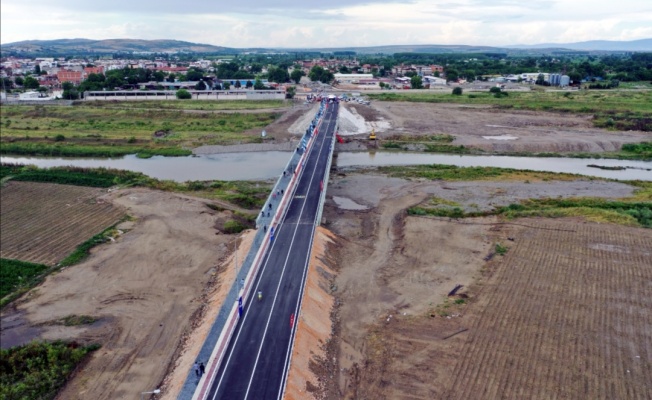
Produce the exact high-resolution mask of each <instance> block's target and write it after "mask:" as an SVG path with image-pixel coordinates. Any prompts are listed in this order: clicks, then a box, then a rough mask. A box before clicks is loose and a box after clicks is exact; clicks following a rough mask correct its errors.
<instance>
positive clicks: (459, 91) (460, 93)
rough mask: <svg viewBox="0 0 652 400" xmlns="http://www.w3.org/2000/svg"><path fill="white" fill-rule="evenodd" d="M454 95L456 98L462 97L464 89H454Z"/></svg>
mask: <svg viewBox="0 0 652 400" xmlns="http://www.w3.org/2000/svg"><path fill="white" fill-rule="evenodd" d="M453 94H454V95H455V96H461V95H462V88H461V87H459V86H458V87H456V88H454V89H453Z"/></svg>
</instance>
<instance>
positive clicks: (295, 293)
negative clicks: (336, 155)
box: [208, 103, 339, 400]
mask: <svg viewBox="0 0 652 400" xmlns="http://www.w3.org/2000/svg"><path fill="white" fill-rule="evenodd" d="M338 108H339V105H338V104H337V103H334V104H329V105H328V108H327V109H326V110H325V113H324V120H323V123H322V125H321V127H320V129H319V133H318V134H317V137H316V138H315V142H314V143H313V146H312V148H311V149H310V153H309V155H308V156H307V159H306V162H305V165H304V167H303V168H302V172H301V176H300V177H299V181H298V183H297V188H296V191H295V193H294V196H293V198H292V200H291V201H290V203H289V205H288V209H287V213H286V214H285V217H284V218H283V219H282V220H281V223H280V224H279V226H278V227H277V228H276V231H275V238H274V240H273V243H272V246H270V249H269V250H268V252H267V254H266V255H265V258H264V261H263V263H262V266H261V271H260V274H259V276H258V278H257V279H256V281H255V283H254V287H253V290H252V291H251V293H252V296H253V297H255V294H256V293H257V292H258V291H259V290H260V291H262V293H263V300H262V301H260V302H259V301H258V300H256V299H255V298H253V299H252V300H251V301H249V302H246V305H245V308H244V313H243V315H242V318H241V319H240V321H239V323H238V325H237V327H236V330H235V332H234V334H233V339H232V340H231V342H230V343H229V347H228V349H227V351H226V355H225V358H224V361H223V362H222V365H221V366H220V368H219V370H217V373H216V376H215V378H214V381H213V385H212V386H211V388H210V391H209V396H208V398H209V399H211V400H214V399H229V400H231V399H233V400H236V399H256V400H259V399H280V398H281V397H282V394H283V389H284V387H285V377H286V371H287V369H288V367H289V361H290V354H291V346H292V342H293V338H294V334H295V326H296V317H297V316H298V314H299V309H300V306H301V296H302V292H303V288H304V284H305V274H306V271H307V267H308V260H309V255H310V249H311V247H312V241H313V236H314V231H315V228H316V225H317V221H316V216H317V211H318V206H319V197H320V195H321V188H322V180H323V179H324V176H325V173H326V166H327V162H328V156H329V153H330V152H331V151H332V149H330V148H329V147H330V144H331V139H332V137H333V134H334V131H335V126H336V123H337V111H338ZM325 318H328V315H326V316H325ZM291 323H292V325H291Z"/></svg>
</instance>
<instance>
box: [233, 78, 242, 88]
mask: <svg viewBox="0 0 652 400" xmlns="http://www.w3.org/2000/svg"><path fill="white" fill-rule="evenodd" d="M234 86H235V88H236V89H240V88H241V87H242V83H240V80H236V81H235V85H234Z"/></svg>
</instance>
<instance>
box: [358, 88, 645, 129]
mask: <svg viewBox="0 0 652 400" xmlns="http://www.w3.org/2000/svg"><path fill="white" fill-rule="evenodd" d="M506 93H507V95H502V96H495V95H494V94H492V93H489V91H484V92H476V91H465V92H464V93H463V94H462V95H461V96H455V95H452V94H451V93H450V92H448V93H442V92H429V91H423V92H416V93H415V92H404V93H400V92H387V93H379V94H369V95H368V97H369V98H371V99H374V100H380V101H412V102H425V103H457V104H478V105H479V104H483V105H492V106H495V107H497V108H506V109H507V108H508V109H514V110H519V109H521V110H536V111H556V112H575V113H587V114H593V115H594V124H595V126H597V127H602V128H607V129H617V130H642V131H647V132H651V131H652V91H635V90H631V91H627V90H618V91H609V90H576V91H555V92H552V91H550V92H548V91H540V90H535V91H530V92H506Z"/></svg>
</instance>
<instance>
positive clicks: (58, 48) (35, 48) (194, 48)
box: [2, 39, 232, 55]
mask: <svg viewBox="0 0 652 400" xmlns="http://www.w3.org/2000/svg"><path fill="white" fill-rule="evenodd" d="M229 50H232V49H228V48H226V47H221V46H213V45H210V44H199V43H191V42H183V41H180V40H140V39H106V40H91V39H57V40H25V41H22V42H14V43H7V44H3V45H2V54H3V55H5V54H8V53H26V54H32V55H33V54H39V53H42V54H49V55H57V54H61V55H70V54H79V53H118V52H122V53H132V52H136V53H138V52H151V53H173V52H189V53H190V52H192V53H219V52H224V51H229Z"/></svg>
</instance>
